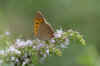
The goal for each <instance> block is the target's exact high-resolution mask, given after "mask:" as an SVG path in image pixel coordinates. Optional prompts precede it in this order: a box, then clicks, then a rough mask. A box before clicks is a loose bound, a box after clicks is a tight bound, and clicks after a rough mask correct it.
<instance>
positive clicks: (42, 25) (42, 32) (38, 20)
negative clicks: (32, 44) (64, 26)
mask: <svg viewBox="0 0 100 66" xmlns="http://www.w3.org/2000/svg"><path fill="white" fill-rule="evenodd" d="M53 33H54V31H53V28H52V27H51V25H50V24H48V22H47V21H46V19H45V18H44V16H43V15H42V14H41V12H37V14H36V17H35V20H34V35H35V36H36V37H37V38H39V39H40V40H48V39H50V38H52V37H53Z"/></svg>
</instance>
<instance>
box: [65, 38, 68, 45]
mask: <svg viewBox="0 0 100 66" xmlns="http://www.w3.org/2000/svg"><path fill="white" fill-rule="evenodd" d="M65 45H67V46H68V45H69V39H68V38H66V39H65Z"/></svg>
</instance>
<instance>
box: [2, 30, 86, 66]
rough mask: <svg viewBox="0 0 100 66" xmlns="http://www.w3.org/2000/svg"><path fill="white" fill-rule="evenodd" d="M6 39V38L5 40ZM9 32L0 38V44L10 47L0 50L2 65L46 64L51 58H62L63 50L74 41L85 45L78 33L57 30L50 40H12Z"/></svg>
mask: <svg viewBox="0 0 100 66" xmlns="http://www.w3.org/2000/svg"><path fill="white" fill-rule="evenodd" d="M5 37H6V38H5ZM11 37H12V36H11V35H10V33H9V32H6V34H5V35H2V37H0V43H2V42H3V43H5V44H6V45H8V47H6V48H5V49H3V50H0V63H1V64H3V63H10V64H13V65H14V66H28V65H29V64H34V65H35V64H38V63H45V62H46V60H47V59H48V57H49V56H62V49H63V48H67V47H68V45H69V44H70V42H71V41H72V40H77V41H79V42H80V44H82V45H85V44H86V43H85V40H84V39H83V36H82V35H81V34H80V33H79V32H76V31H73V30H71V29H70V30H68V31H67V32H64V31H63V30H61V29H60V30H57V31H56V32H55V33H54V37H53V38H52V39H50V40H45V41H43V40H39V39H35V40H24V39H21V38H16V39H12V38H11Z"/></svg>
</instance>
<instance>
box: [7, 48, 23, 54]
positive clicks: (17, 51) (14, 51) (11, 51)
mask: <svg viewBox="0 0 100 66" xmlns="http://www.w3.org/2000/svg"><path fill="white" fill-rule="evenodd" d="M8 52H9V53H16V54H21V52H20V51H19V50H17V49H16V48H14V47H12V46H11V47H10V48H9V49H8Z"/></svg>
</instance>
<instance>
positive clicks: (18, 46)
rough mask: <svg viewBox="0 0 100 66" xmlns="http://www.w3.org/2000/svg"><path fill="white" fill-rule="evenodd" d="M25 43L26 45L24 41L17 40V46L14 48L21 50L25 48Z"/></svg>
mask: <svg viewBox="0 0 100 66" xmlns="http://www.w3.org/2000/svg"><path fill="white" fill-rule="evenodd" d="M25 43H26V42H25V41H20V40H17V41H16V45H17V46H16V47H17V48H23V47H25Z"/></svg>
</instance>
